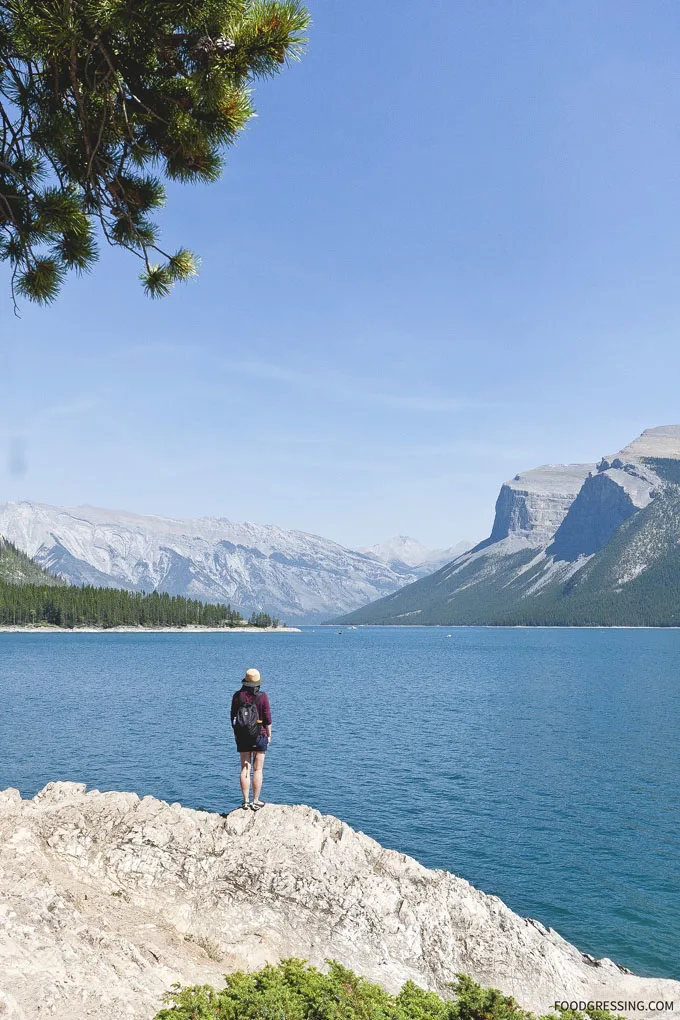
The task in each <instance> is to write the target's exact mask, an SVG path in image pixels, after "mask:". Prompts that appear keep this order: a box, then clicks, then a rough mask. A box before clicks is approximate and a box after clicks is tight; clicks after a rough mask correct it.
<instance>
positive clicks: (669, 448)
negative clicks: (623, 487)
mask: <svg viewBox="0 0 680 1020" xmlns="http://www.w3.org/2000/svg"><path fill="white" fill-rule="evenodd" d="M642 457H651V458H661V459H664V460H680V425H659V426H657V427H656V428H652V429H645V431H644V432H643V433H642V434H641V435H639V436H638V437H637V439H634V440H633V442H632V443H629V444H628V446H624V448H623V449H622V450H621V451H620V453H618V454H614V455H613V456H612V457H607V458H605V459H606V460H611V461H613V460H615V459H618V460H621V461H622V462H624V463H625V462H627V461H630V460H639V459H640V458H642Z"/></svg>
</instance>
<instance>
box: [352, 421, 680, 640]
mask: <svg viewBox="0 0 680 1020" xmlns="http://www.w3.org/2000/svg"><path fill="white" fill-rule="evenodd" d="M631 451H632V453H633V454H635V456H631V455H630V453H631ZM655 454H659V456H655ZM579 482H580V484H578V483H579ZM679 542H680V426H661V427H659V428H658V429H647V430H645V432H643V433H642V435H641V436H639V437H638V438H637V439H636V440H634V441H633V442H632V443H629V444H628V446H627V447H624V449H623V450H622V451H621V452H620V453H618V454H615V455H612V456H609V457H603V458H601V460H600V461H599V462H597V463H593V464H581V465H560V466H555V465H544V466H543V467H542V468H536V469H534V470H533V471H530V472H523V473H520V474H518V475H515V477H514V478H513V479H511V480H510V481H508V482H505V483H503V485H502V486H501V490H500V493H499V497H498V500H497V502H496V516H495V519H494V525H493V528H492V531H491V535H490V536H489V538H488V539H485V540H484V541H483V542H480V543H478V545H477V546H475V547H474V548H473V549H471V550H470V551H469V552H467V553H463V554H462V555H461V556H459V557H457V559H456V560H454V561H453V562H452V563H450V564H447V565H446V566H444V567H443V568H442V569H441V570H440V571H438V572H436V573H435V574H433V575H431V576H429V577H427V578H423V579H421V580H418V581H415V582H412V583H411V584H409V585H406V586H405V587H404V588H403V589H401V590H399V591H397V592H394V593H392V594H390V595H387V596H385V597H383V599H381V600H379V601H377V602H375V603H372V604H371V605H369V606H366V607H363V608H362V609H360V610H357V611H355V612H353V613H350V614H347V615H345V616H343V617H341V618H340V620H338V621H336V622H341V623H344V624H353V625H359V624H369V623H370V624H386V623H389V624H402V625H413V624H441V625H449V626H451V625H456V624H460V625H466V626H479V625H496V626H515V625H526V626H530V625H534V626H536V625H551V626H552V625H570V626H598V625H603V626H617V625H619V626H677V625H680V557H679V556H678V553H677V548H678V543H679Z"/></svg>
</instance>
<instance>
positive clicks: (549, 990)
mask: <svg viewBox="0 0 680 1020" xmlns="http://www.w3.org/2000/svg"><path fill="white" fill-rule="evenodd" d="M290 955H296V956H301V957H304V958H307V959H309V960H310V962H312V963H315V964H318V965H320V966H323V963H324V960H325V959H326V958H327V957H335V958H336V959H338V960H340V961H341V962H342V963H344V964H345V965H347V966H349V967H352V968H354V969H355V970H356V971H358V972H359V973H360V974H363V975H365V976H366V977H368V978H370V979H371V980H375V981H379V982H380V983H381V984H383V985H384V986H385V987H386V988H388V989H390V990H396V989H398V988H399V987H400V986H401V984H402V983H403V982H404V981H405V980H407V979H408V978H412V979H413V980H415V981H416V982H418V983H419V984H420V985H422V986H424V987H426V988H431V989H435V990H437V991H440V992H442V993H446V982H448V981H450V980H452V979H453V978H454V977H455V974H456V973H457V972H458V971H464V972H467V973H469V974H471V975H472V976H473V977H474V978H476V979H477V980H478V981H480V982H482V983H483V984H485V985H493V986H496V987H500V988H501V989H503V990H504V991H506V992H508V993H510V994H512V995H514V996H515V997H516V998H517V999H518V1000H519V1001H520V1002H521V1003H522V1004H523V1005H525V1006H527V1007H529V1008H532V1009H535V1010H548V1009H550V1008H551V1006H552V1003H553V1001H554V1000H555V999H556V998H558V999H562V998H569V999H573V998H576V999H581V998H583V999H589V998H593V999H603V998H612V997H616V998H622V999H624V998H625V999H630V1000H632V999H636V1000H637V999H644V1000H650V999H660V998H664V999H675V1000H676V1001H677V1000H679V999H680V983H679V982H676V981H670V980H661V979H659V980H656V979H651V978H638V977H635V976H634V975H632V974H629V973H628V972H624V971H623V970H622V969H621V968H618V967H617V966H616V965H615V964H614V963H612V962H611V961H609V960H600V961H596V960H593V959H592V958H591V957H588V956H587V955H585V954H583V953H581V952H579V950H578V949H576V948H575V947H574V946H572V945H570V944H569V943H567V942H565V941H564V939H562V938H561V937H560V936H559V935H558V934H557V932H555V931H553V930H551V929H547V928H545V927H544V926H543V925H541V924H539V923H538V922H536V921H532V920H530V919H527V918H522V917H519V916H518V915H517V914H514V913H513V912H512V911H511V910H510V909H509V908H508V907H506V906H505V904H503V903H502V902H501V900H499V899H498V898H497V897H495V896H487V895H485V894H484V893H482V892H479V891H478V890H477V889H474V888H473V887H472V886H470V885H469V884H468V883H467V882H466V881H464V880H463V879H461V878H458V877H456V876H455V875H451V874H448V873H447V872H443V871H431V870H428V869H427V868H424V867H422V866H421V865H420V864H418V863H417V862H416V861H414V860H412V859H411V858H409V857H406V856H404V855H403V854H400V853H397V852H395V851H390V850H386V849H384V848H383V847H381V846H380V845H379V844H378V843H376V842H375V841H374V840H372V839H370V838H369V837H368V836H365V835H363V834H362V833H358V832H355V831H353V830H352V829H351V828H349V826H347V825H345V824H344V823H343V822H341V821H339V820H338V819H337V818H333V817H330V816H323V815H321V814H319V813H318V812H317V811H315V810H313V809H312V808H309V807H303V806H298V807H289V806H284V805H274V804H269V805H267V806H266V807H265V808H264V809H263V810H262V811H260V812H259V813H257V814H253V813H251V812H245V811H242V810H237V811H233V812H232V813H231V814H230V815H228V816H227V817H226V818H223V817H221V816H218V815H214V814H209V813H207V812H202V811H194V810H191V809H188V808H182V807H181V806H180V805H179V804H170V805H169V804H166V803H165V802H163V801H159V800H155V799H154V798H153V797H144V798H143V799H141V800H140V799H139V797H137V796H136V794H131V793H100V792H99V791H97V790H92V791H90V792H89V793H88V792H86V790H85V787H84V786H83V784H79V783H50V784H49V785H48V786H47V787H45V789H44V790H42V791H41V792H40V793H39V794H38V795H37V796H36V797H34V798H33V799H32V800H25V801H22V800H21V799H20V797H19V796H18V793H17V791H15V790H7V791H5V792H4V793H2V794H0V1016H3V1017H4V1016H6V1017H11V1018H14V1020H29V1018H30V1020H33V1018H36V1017H41V1016H51V1017H54V1018H55V1020H85V1018H94V1017H96V1018H97V1020H122V1018H124V1017H130V1018H134V1020H150V1018H152V1017H153V1016H154V1015H155V1013H156V1012H157V1010H158V1009H159V1008H160V1005H161V998H160V997H161V995H162V993H163V992H164V991H165V990H167V989H168V988H169V987H170V985H171V984H172V983H173V982H175V981H178V982H181V983H183V984H187V983H199V982H200V983H204V982H205V983H211V984H214V985H217V986H220V985H221V983H222V974H223V973H225V972H227V971H231V970H234V969H236V968H244V967H245V968H257V967H260V966H261V965H262V964H264V963H265V962H266V961H272V962H274V961H276V960H278V959H280V958H281V957H284V956H290ZM639 1015H640V1014H638V1016H639Z"/></svg>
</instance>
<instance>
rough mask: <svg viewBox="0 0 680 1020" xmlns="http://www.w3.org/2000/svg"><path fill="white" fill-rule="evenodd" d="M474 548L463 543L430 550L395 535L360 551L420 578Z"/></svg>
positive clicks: (421, 544)
mask: <svg viewBox="0 0 680 1020" xmlns="http://www.w3.org/2000/svg"><path fill="white" fill-rule="evenodd" d="M471 548H472V542H468V541H462V542H458V543H457V544H456V545H452V546H450V547H449V548H448V549H428V548H427V546H424V545H423V543H422V542H419V541H418V540H417V539H415V538H409V536H408V535H395V537H394V538H389V539H387V541H385V542H379V543H378V544H377V545H371V546H368V547H367V548H362V549H360V550H359V551H360V552H363V553H366V555H367V556H372V557H374V558H375V559H377V560H380V561H381V562H382V563H387V564H388V565H389V566H390V567H393V568H394V569H395V570H409V569H410V570H412V571H413V573H415V574H417V575H418V577H424V576H425V575H426V574H432V573H434V571H435V570H439V568H440V567H443V566H444V564H445V563H450V562H451V560H455V558H456V556H460V555H461V553H464V552H467V550H468V549H471Z"/></svg>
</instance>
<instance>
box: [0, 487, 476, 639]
mask: <svg viewBox="0 0 680 1020" xmlns="http://www.w3.org/2000/svg"><path fill="white" fill-rule="evenodd" d="M0 536H4V537H5V538H6V539H7V540H8V541H9V542H11V543H13V545H14V546H16V547H17V549H19V550H21V551H23V552H24V553H26V554H27V555H28V556H30V557H32V558H33V559H34V561H35V563H37V564H39V565H40V566H41V567H43V568H45V569H47V570H49V571H50V572H51V573H52V574H54V575H57V576H58V577H60V578H62V579H63V580H65V581H67V582H69V583H71V584H77V585H80V584H92V585H95V586H102V587H113V588H126V589H128V590H130V591H146V592H151V591H166V592H168V593H169V594H171V595H188V596H191V597H192V598H198V599H202V600H203V601H207V602H230V603H231V605H232V606H233V607H234V608H236V609H239V610H241V611H242V612H243V613H244V614H245V615H249V614H250V613H251V612H252V611H253V610H255V611H260V610H264V611H266V612H268V613H271V614H272V615H275V616H278V617H280V618H281V619H282V620H286V621H287V622H289V623H292V622H296V623H314V622H320V621H322V620H324V619H328V617H329V616H332V615H337V614H338V613H343V612H348V611H350V610H353V609H356V608H357V607H358V606H361V605H365V604H366V603H367V602H371V601H373V600H374V599H376V598H379V597H380V596H382V595H385V594H387V593H389V592H393V591H395V590H396V589H397V588H400V587H402V586H403V585H404V584H408V583H409V582H411V581H414V580H416V579H417V578H418V577H421V576H423V574H427V573H430V572H431V571H432V570H433V569H436V568H437V567H438V566H440V565H441V563H442V562H444V561H448V560H450V559H452V558H453V555H455V554H456V549H455V547H454V549H453V550H451V551H450V552H451V555H449V551H447V550H440V551H433V550H429V549H427V548H426V547H425V546H422V545H421V544H420V543H419V542H416V541H415V540H413V539H410V538H407V537H405V536H399V537H398V538H396V539H392V540H390V541H388V542H386V543H383V544H382V545H379V546H374V547H373V548H372V549H367V550H364V551H356V550H352V549H346V548H345V547H344V546H341V545H339V544H338V543H336V542H331V541H329V540H328V539H324V538H320V537H319V536H317V535H310V534H306V533H305V532H302V531H285V530H284V529H282V528H278V527H274V526H271V525H258V524H248V523H246V524H235V523H233V522H231V521H229V520H226V519H225V518H217V517H204V518H199V519H196V520H177V519H173V518H167V517H157V516H147V515H142V514H134V513H128V512H127V511H121V510H102V509H98V508H95V507H87V506H83V507H75V508H64V507H53V506H46V505H43V504H40V503H32V502H20V503H5V504H1V505H0ZM466 545H467V546H469V543H462V546H463V547H465V546H466ZM15 572H16V571H15Z"/></svg>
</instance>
